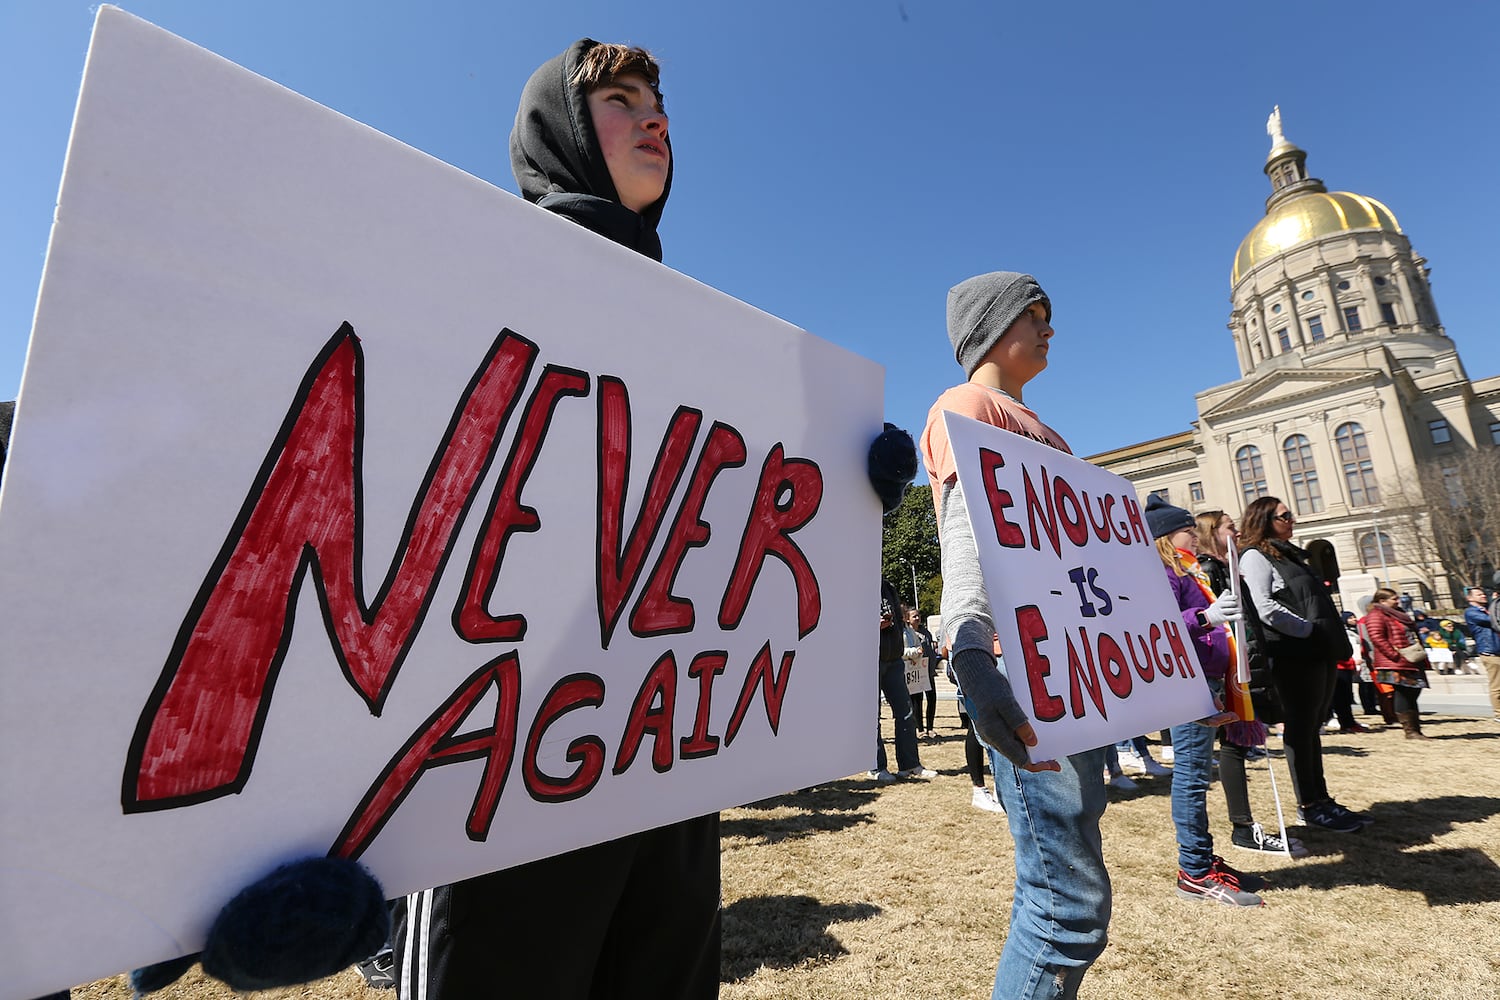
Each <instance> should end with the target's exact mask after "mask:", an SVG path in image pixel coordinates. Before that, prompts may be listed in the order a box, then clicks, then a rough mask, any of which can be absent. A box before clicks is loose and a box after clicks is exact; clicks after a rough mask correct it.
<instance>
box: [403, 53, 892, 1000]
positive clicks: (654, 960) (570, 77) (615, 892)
mask: <svg viewBox="0 0 1500 1000" xmlns="http://www.w3.org/2000/svg"><path fill="white" fill-rule="evenodd" d="M510 160H511V169H512V171H513V172H514V174H515V177H516V182H517V184H518V185H519V186H520V189H521V194H522V196H523V197H525V199H526V200H527V201H530V202H533V203H535V204H537V205H539V206H541V207H542V208H545V209H547V210H548V211H551V212H555V213H557V214H559V215H562V216H564V217H566V218H568V219H571V220H572V221H574V222H576V223H578V224H579V225H581V226H584V227H586V228H588V229H591V230H593V231H594V232H596V233H598V234H599V235H601V236H605V237H607V238H609V239H611V240H613V241H614V242H616V243H618V244H620V245H622V246H625V247H629V248H630V249H632V250H634V251H636V252H637V253H640V254H643V255H645V256H647V257H650V258H651V259H653V260H658V261H659V260H661V258H662V248H661V240H660V238H659V236H658V235H657V225H658V223H659V222H660V221H661V216H662V209H663V207H664V206H665V204H666V200H667V195H668V193H669V192H670V191H671V186H672V172H673V156H672V145H671V140H670V138H669V134H668V120H667V115H666V112H665V111H664V110H663V105H662V97H661V91H660V87H659V70H658V67H657V64H656V62H655V60H654V59H653V58H652V57H651V55H650V53H648V52H646V51H645V50H644V49H640V48H635V47H627V46H623V45H610V44H604V43H600V42H596V41H594V40H592V39H587V38H585V39H580V40H579V41H577V42H574V43H573V44H572V45H571V46H569V47H568V48H567V50H566V51H564V52H563V53H562V54H560V55H558V56H555V57H554V58H552V59H550V60H548V61H547V62H546V63H544V64H543V65H542V66H541V67H540V68H539V69H537V71H536V72H535V73H533V74H532V76H531V79H530V80H529V81H527V83H526V86H525V88H524V90H523V91H522V93H521V102H520V107H519V109H518V110H517V112H516V122H515V127H514V129H513V130H512V131H511V135H510ZM867 464H868V471H869V475H870V480H871V484H872V485H873V486H874V487H875V490H876V492H877V494H879V496H880V498H881V502H882V505H883V506H884V507H885V508H886V509H887V510H889V509H893V508H894V507H895V506H896V505H898V504H899V503H900V500H901V495H902V494H903V493H904V492H905V489H906V485H907V484H908V483H910V481H911V479H912V477H913V476H914V475H915V473H916V449H915V445H914V444H913V442H912V440H911V437H910V435H908V434H906V433H905V432H904V431H900V430H898V429H896V428H894V427H892V426H891V425H889V424H888V425H886V430H885V432H884V433H882V434H881V435H880V437H878V438H877V439H876V441H875V443H874V444H873V445H872V446H871V449H870V454H869V456H868V462H867ZM902 694H903V698H902V701H903V703H906V704H907V707H908V710H909V708H910V704H909V702H907V700H906V698H905V697H904V695H905V691H904V689H903V692H902ZM719 907H720V890H719V817H718V814H712V815H708V816H700V817H698V818H695V819H689V820H684V821H682V822H679V823H673V824H670V825H668V826H665V827H661V828H658V829H655V830H648V831H645V832H643V833H638V834H632V835H630V836H627V837H622V838H620V839H618V840H614V841H610V842H607V843H603V844H594V845H591V846H589V847H584V848H581V849H579V850H576V851H570V852H568V853H566V854H562V855H558V856H555V857H551V858H544V859H541V860H539V861H533V862H530V863H528V864H524V865H520V866H518V867H515V868H510V869H506V870H504V871H499V872H494V873H491V874H489V875H482V876H479V877H476V878H471V879H466V880H464V881H462V882H458V883H455V884H453V885H448V886H438V887H436V888H434V889H428V890H425V891H423V892H420V893H414V894H412V895H411V896H408V897H407V898H406V900H404V901H398V902H397V904H396V905H395V907H394V911H395V912H394V922H395V930H394V941H393V945H394V955H395V961H396V978H397V981H398V985H399V988H400V990H401V995H402V996H403V997H418V996H422V997H428V998H431V1000H457V998H468V997H472V996H488V995H491V994H495V993H504V994H506V995H514V996H539V997H540V996H544V997H549V998H580V1000H581V998H602V997H619V996H642V997H645V996H649V997H661V998H707V997H714V996H717V995H718V990H719V951H720V933H721V923H720V908H719Z"/></svg>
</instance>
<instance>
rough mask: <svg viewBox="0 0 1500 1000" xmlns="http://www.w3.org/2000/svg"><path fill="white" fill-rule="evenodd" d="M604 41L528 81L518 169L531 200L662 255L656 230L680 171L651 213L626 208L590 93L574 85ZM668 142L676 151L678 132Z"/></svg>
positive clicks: (515, 139)
mask: <svg viewBox="0 0 1500 1000" xmlns="http://www.w3.org/2000/svg"><path fill="white" fill-rule="evenodd" d="M598 44H599V43H598V42H596V41H594V40H593V39H592V38H580V39H579V40H578V41H576V42H574V43H573V44H572V45H570V46H568V48H567V50H566V51H564V52H562V53H561V54H560V55H556V56H553V57H552V58H551V59H548V60H547V61H546V62H545V63H543V64H542V65H541V66H540V67H539V68H538V69H537V71H536V72H535V73H533V74H531V79H529V80H527V81H526V86H525V87H524V88H523V89H522V90H521V104H520V107H518V108H517V109H516V124H515V127H514V128H512V129H511V133H510V169H511V172H512V173H514V174H515V177H516V184H517V185H518V186H519V187H520V189H521V195H522V197H524V198H525V199H526V200H527V201H529V202H532V203H534V204H537V205H540V206H541V207H542V208H545V209H548V210H549V211H553V212H556V213H558V214H559V215H565V216H567V217H568V218H570V219H572V220H573V221H574V222H577V223H579V224H580V225H582V226H585V227H587V228H588V229H592V230H593V231H594V232H596V233H598V234H599V235H601V236H605V237H607V238H609V239H612V240H614V241H615V242H616V243H620V244H622V245H624V246H627V247H630V248H631V249H632V250H636V251H638V252H639V253H643V254H645V255H646V256H648V257H651V258H653V259H655V260H661V240H660V238H659V237H658V236H657V234H656V227H657V224H658V223H660V222H661V213H662V209H663V208H664V207H665V206H666V203H667V195H668V194H670V193H671V190H672V168H671V167H670V166H669V167H668V169H667V182H666V186H665V187H664V188H663V189H662V194H661V197H660V198H658V199H657V200H656V201H655V202H653V203H652V204H650V205H648V206H647V207H646V210H645V211H644V212H642V213H640V214H639V215H637V214H636V213H635V212H632V211H631V210H630V209H628V208H626V207H625V206H624V205H621V204H620V196H619V194H618V193H617V192H616V191H615V185H614V181H612V180H611V179H610V176H609V165H608V164H607V163H606V162H605V160H604V151H603V149H602V148H601V147H600V145H599V137H598V135H597V134H596V133H595V132H594V122H593V118H592V117H591V116H590V115H589V106H588V94H587V93H586V92H585V91H584V89H583V87H582V86H580V85H575V84H572V83H570V82H569V81H570V80H571V79H572V77H573V74H574V72H575V71H576V70H577V69H578V64H579V62H581V61H582V59H583V57H584V56H585V55H586V54H587V53H588V51H589V50H590V49H592V48H594V46H596V45H598ZM667 145H668V147H669V148H670V146H671V139H670V137H669V138H668V140H667ZM674 160H675V157H674ZM674 165H675V164H674Z"/></svg>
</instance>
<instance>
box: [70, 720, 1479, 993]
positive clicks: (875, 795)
mask: <svg viewBox="0 0 1500 1000" xmlns="http://www.w3.org/2000/svg"><path fill="white" fill-rule="evenodd" d="M952 712H953V708H952V703H951V702H945V703H943V704H942V705H941V706H940V719H939V734H940V739H939V741H938V742H936V743H932V744H926V745H924V746H923V748H922V755H923V762H924V763H925V764H926V765H927V766H929V767H932V768H935V769H937V770H938V771H940V772H941V774H940V776H939V777H938V778H936V779H933V780H931V781H912V782H902V783H900V784H896V785H891V786H886V787H877V786H875V784H874V783H873V782H870V781H867V780H864V779H862V778H861V779H850V780H846V781H841V782H835V783H833V784H830V785H825V786H822V787H819V788H816V789H811V790H807V791H803V792H798V793H794V794H790V795H785V796H781V797H779V798H776V799H773V800H770V801H766V802H761V803H757V804H755V805H753V806H749V807H746V808H743V809H734V810H730V811H729V812H726V813H725V814H724V824H723V837H724V839H723V844H724V867H723V871H724V904H725V912H724V959H723V986H722V989H721V994H720V995H721V996H722V997H723V998H725V1000H770V998H776V1000H782V998H830V1000H831V998H840V1000H843V998H850V997H903V998H904V997H912V998H938V997H943V998H949V997H987V996H989V991H990V984H991V980H992V976H993V971H994V964H995V958H996V955H997V953H998V948H999V944H1000V941H1001V939H1002V938H1003V937H1004V934H1005V928H1006V924H1007V922H1008V918H1009V913H1010V897H1011V893H1010V885H1011V882H1012V879H1013V877H1014V872H1013V870H1012V867H1011V862H1010V853H1011V852H1010V838H1009V834H1008V833H1007V830H1006V827H1005V818H1004V817H1003V816H1001V815H998V814H992V813H984V812H980V811H978V810H976V809H974V808H972V807H971V806H970V804H969V784H968V780H967V778H966V777H965V776H964V774H963V741H962V733H961V731H960V730H958V729H957V728H956V719H955V717H954V716H953V714H952ZM1424 727H1425V728H1426V730H1427V732H1428V733H1429V734H1430V735H1432V736H1433V737H1434V739H1433V740H1432V741H1430V742H1427V743H1414V742H1407V741H1406V740H1404V739H1403V738H1402V736H1401V733H1400V731H1399V730H1386V731H1383V732H1375V733H1370V734H1368V735H1363V736H1354V735H1349V736H1343V735H1332V736H1328V737H1326V738H1325V741H1324V742H1325V756H1326V762H1327V770H1328V776H1329V786H1330V787H1331V788H1332V789H1333V791H1334V793H1335V794H1336V795H1337V796H1338V797H1339V799H1340V800H1341V801H1342V802H1344V803H1345V804H1346V805H1348V806H1350V807H1351V808H1356V809H1362V810H1368V811H1369V812H1370V813H1371V815H1373V816H1374V817H1375V818H1376V820H1377V823H1376V825H1374V826H1372V827H1370V828H1369V829H1367V830H1365V831H1364V832H1362V833H1360V834H1358V835H1354V836H1343V837H1340V836H1336V835H1333V834H1324V835H1321V836H1320V835H1318V834H1316V833H1313V832H1308V833H1305V834H1303V835H1302V839H1303V840H1304V841H1305V842H1306V844H1307V846H1308V848H1309V849H1310V850H1311V851H1312V852H1313V853H1312V855H1311V856H1310V857H1308V858H1305V859H1302V860H1299V861H1292V860H1289V859H1283V858H1259V857H1257V856H1254V855H1249V854H1244V853H1241V852H1233V851H1227V850H1223V845H1225V844H1226V843H1227V839H1228V821H1227V819H1226V818H1225V814H1224V800H1223V796H1222V794H1221V793H1220V792H1219V790H1218V788H1217V786H1215V788H1214V789H1212V790H1211V791H1210V793H1209V814H1210V819H1211V822H1212V829H1213V832H1214V835H1215V837H1216V838H1217V839H1218V841H1219V844H1220V845H1221V853H1224V854H1226V855H1227V856H1228V858H1229V860H1230V862H1231V863H1232V864H1235V865H1237V866H1239V867H1243V868H1245V869H1247V870H1252V871H1258V872H1260V873H1262V874H1264V875H1265V876H1266V877H1267V878H1268V879H1269V880H1270V881H1271V885H1272V887H1271V888H1269V889H1267V890H1266V891H1265V893H1264V896H1265V898H1266V901H1267V905H1266V906H1265V907H1264V908H1262V909H1258V910H1232V909H1230V908H1228V907H1224V906H1219V905H1214V904H1203V903H1194V902H1189V901H1185V900H1179V899H1177V898H1176V897H1175V896H1174V893H1173V887H1174V879H1173V877H1174V874H1175V869H1176V849H1175V844H1174V838H1173V833H1172V824H1171V819H1170V817H1169V815H1168V796H1167V788H1168V784H1167V779H1163V778H1158V779H1150V778H1142V779H1140V784H1141V788H1140V790H1139V791H1136V792H1132V793H1119V792H1111V802H1110V807H1109V810H1108V812H1107V813H1106V814H1105V817H1104V840H1105V851H1106V854H1107V857H1108V861H1109V866H1110V871H1111V873H1112V875H1113V878H1114V886H1115V909H1114V918H1113V921H1112V923H1111V927H1110V938H1111V941H1110V945H1109V948H1108V950H1106V951H1105V953H1104V956H1103V958H1101V959H1100V961H1099V962H1098V964H1097V965H1095V967H1094V970H1093V972H1091V973H1090V975H1089V977H1088V979H1087V980H1085V982H1084V987H1083V992H1082V995H1083V996H1085V997H1093V998H1106V997H1107V998H1110V1000H1158V998H1163V997H1193V998H1195V1000H1216V998H1226V1000H1228V998H1235V1000H1245V998H1278V1000H1282V998H1285V1000H1297V998H1308V1000H1312V998H1317V1000H1341V998H1348V1000H1377V998H1397V1000H1405V998H1412V1000H1415V998H1419V997H1420V998H1428V997H1433V998H1463V1000H1484V998H1490V997H1500V867H1497V862H1500V820H1497V816H1500V726H1496V725H1495V724H1494V723H1492V722H1486V721H1480V720H1475V719H1458V718H1453V717H1442V716H1439V717H1429V718H1428V720H1427V721H1426V722H1425V723H1424ZM887 728H889V723H887ZM1276 763H1277V767H1278V780H1279V781H1280V782H1281V787H1282V791H1283V796H1284V800H1285V801H1287V802H1290V791H1289V789H1288V788H1287V787H1286V786H1287V778H1286V770H1285V762H1284V761H1282V760H1280V759H1279V758H1278V760H1277V762H1276ZM1261 768H1263V765H1260V766H1258V768H1257V769H1256V770H1254V771H1253V772H1252V778H1251V794H1252V799H1253V802H1254V804H1255V809H1256V814H1257V818H1259V819H1260V820H1262V822H1265V823H1266V824H1268V825H1271V824H1274V822H1275V818H1274V817H1275V813H1274V810H1273V807H1272V805H1271V797H1270V788H1269V785H1268V783H1267V781H1266V777H1265V771H1264V770H1263V769H1261ZM1288 818H1289V819H1291V820H1295V815H1294V814H1293V815H1291V816H1289V817H1288ZM74 995H75V996H77V997H87V998H94V1000H106V998H107V1000H124V998H126V997H128V996H129V992H128V990H127V989H126V988H125V986H124V984H123V980H120V979H114V980H106V981H103V982H100V983H95V984H93V985H91V986H88V987H84V988H81V989H79V990H76V991H75V994H74ZM232 995H233V994H231V993H230V992H229V991H228V990H225V989H223V988H222V987H220V986H218V985H217V984H215V983H212V982H209V981H205V980H203V979H201V978H199V977H198V976H197V975H196V971H195V973H194V974H193V975H191V976H189V977H188V978H186V979H184V980H182V981H181V982H180V983H179V984H177V985H176V986H175V987H174V988H173V989H172V990H168V991H164V992H163V993H161V994H158V995H157V996H159V997H162V998H165V1000H184V998H188V997H192V998H203V997H223V998H228V997H231V996H232ZM509 995H510V994H509V992H508V991H507V990H506V988H505V984H503V983H497V984H496V992H495V996H496V997H504V996H509ZM260 996H265V997H280V998H287V1000H291V998H297V1000H392V998H393V994H391V993H387V992H379V991H375V990H369V989H366V987H365V986H364V983H363V981H362V980H361V979H360V978H359V976H358V975H357V974H356V973H354V972H352V971H349V972H345V973H343V974H341V975H339V976H335V977H333V978H332V979H328V980H324V981H323V982H321V983H316V984H313V985H311V986H308V987H305V988H299V989H291V990H281V991H271V992H267V993H265V994H260Z"/></svg>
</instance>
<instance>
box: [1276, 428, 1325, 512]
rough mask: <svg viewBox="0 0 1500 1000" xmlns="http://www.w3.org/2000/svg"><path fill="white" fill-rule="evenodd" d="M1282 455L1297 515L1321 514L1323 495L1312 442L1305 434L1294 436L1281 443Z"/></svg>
mask: <svg viewBox="0 0 1500 1000" xmlns="http://www.w3.org/2000/svg"><path fill="white" fill-rule="evenodd" d="M1281 454H1282V455H1283V456H1284V457H1285V458H1286V471H1287V477H1288V478H1289V479H1290V480H1291V484H1292V502H1293V503H1294V504H1295V505H1296V509H1297V513H1299V514H1318V513H1321V512H1322V510H1323V493H1322V491H1321V490H1319V489H1318V470H1317V469H1316V468H1314V467H1313V455H1312V442H1311V441H1309V440H1307V436H1306V435H1305V434H1293V435H1292V436H1291V437H1289V438H1287V439H1286V440H1285V441H1283V442H1282V443H1281Z"/></svg>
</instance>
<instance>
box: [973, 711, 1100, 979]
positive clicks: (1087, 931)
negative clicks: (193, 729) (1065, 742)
mask: <svg viewBox="0 0 1500 1000" xmlns="http://www.w3.org/2000/svg"><path fill="white" fill-rule="evenodd" d="M970 715H971V716H972V715H973V713H972V712H970ZM1058 763H1059V764H1061V765H1062V770H1061V771H1059V772H1056V773H1054V772H1051V771H1041V772H1037V773H1033V772H1031V771H1023V770H1021V769H1020V768H1017V767H1016V766H1015V765H1013V764H1011V763H1010V762H1009V761H1008V760H1006V759H1005V758H1004V757H1002V756H1000V754H998V753H996V752H995V751H994V750H993V749H991V750H990V767H991V769H992V770H993V771H994V774H995V794H996V796H997V797H998V798H999V800H1000V804H1001V805H1002V806H1004V807H1005V816H1006V819H1007V820H1008V821H1009V823H1010V836H1011V840H1013V841H1014V842H1015V862H1016V891H1015V899H1014V901H1013V902H1012V904H1011V908H1010V930H1009V932H1008V933H1007V934H1006V936H1005V947H1004V948H1003V949H1001V951H1000V962H999V965H997V966H996V968H995V989H994V993H993V1000H1073V998H1075V997H1077V996H1078V987H1079V984H1080V983H1082V982H1083V977H1084V974H1085V973H1086V972H1088V970H1089V966H1091V965H1093V964H1094V960H1095V959H1097V958H1098V957H1099V956H1100V955H1101V954H1103V952H1104V946H1105V944H1106V943H1107V942H1108V930H1109V913H1110V903H1111V900H1110V888H1109V872H1108V871H1107V870H1106V869H1105V867H1104V847H1103V844H1102V843H1101V841H1100V837H1099V819H1100V817H1102V816H1103V815H1104V806H1105V803H1106V798H1105V791H1104V749H1103V748H1102V747H1101V748H1100V749H1097V750H1087V751H1085V752H1083V753H1077V754H1074V755H1073V756H1071V757H1067V758H1064V759H1063V760H1061V761H1059V762H1058Z"/></svg>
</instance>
